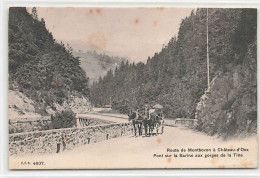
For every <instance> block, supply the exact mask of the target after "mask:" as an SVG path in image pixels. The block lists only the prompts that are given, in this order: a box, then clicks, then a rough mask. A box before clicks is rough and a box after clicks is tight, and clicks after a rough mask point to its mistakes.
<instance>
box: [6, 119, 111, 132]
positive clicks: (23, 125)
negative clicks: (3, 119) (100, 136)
mask: <svg viewBox="0 0 260 178" xmlns="http://www.w3.org/2000/svg"><path fill="white" fill-rule="evenodd" d="M79 120H80V121H81V122H79ZM112 123H113V122H111V121H106V120H102V119H96V118H89V117H79V118H77V127H86V126H94V125H107V124H112ZM50 129H53V127H52V123H51V116H41V117H33V118H17V119H13V120H10V119H9V134H13V133H23V132H35V131H44V130H50Z"/></svg>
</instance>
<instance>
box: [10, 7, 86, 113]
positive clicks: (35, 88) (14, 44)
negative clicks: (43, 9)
mask: <svg viewBox="0 0 260 178" xmlns="http://www.w3.org/2000/svg"><path fill="white" fill-rule="evenodd" d="M8 35H9V36H8V37H9V89H10V90H17V91H18V92H21V93H23V94H25V95H26V96H27V97H28V98H30V99H31V100H33V101H34V104H35V106H34V107H35V111H36V112H37V113H40V114H42V115H44V114H47V112H46V109H47V108H49V109H50V108H51V109H52V110H53V111H55V110H56V108H55V105H57V104H60V105H62V104H63V103H64V102H67V101H68V100H69V99H70V98H71V97H72V98H73V97H78V98H84V97H88V96H89V88H88V78H87V77H86V73H85V71H84V70H83V69H82V68H81V67H80V64H79V59H78V58H75V57H73V55H72V49H71V48H66V47H65V45H64V44H62V43H58V42H57V41H55V39H54V38H53V36H52V34H51V33H50V32H49V31H48V30H47V29H46V27H45V22H44V19H38V15H37V11H36V8H33V11H32V14H30V13H28V12H27V11H26V8H22V7H11V8H10V9H9V33H8Z"/></svg>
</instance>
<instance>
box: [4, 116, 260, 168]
mask: <svg viewBox="0 0 260 178" xmlns="http://www.w3.org/2000/svg"><path fill="white" fill-rule="evenodd" d="M80 116H81V117H83V116H85V117H89V116H91V117H97V118H98V119H101V118H102V119H105V120H109V121H111V120H113V121H115V120H117V121H120V123H118V124H126V123H127V122H128V120H127V119H126V117H125V116H123V117H121V116H116V115H114V116H113V115H106V116H104V115H101V114H95V113H92V114H82V115H80ZM120 117H121V118H120ZM256 138H257V137H252V138H250V139H248V140H247V141H244V140H230V141H225V142H224V141H222V140H221V139H219V138H216V137H212V136H207V135H205V134H204V133H200V132H197V131H195V130H191V129H189V128H187V127H172V126H171V127H169V126H165V130H164V133H163V134H159V135H157V136H156V135H154V136H150V137H145V136H138V137H135V136H133V134H131V133H130V134H126V135H122V137H117V138H111V139H104V140H101V141H99V142H96V143H94V142H93V143H90V144H83V145H80V146H78V147H75V148H73V149H65V150H64V151H62V152H60V153H53V154H33V155H16V156H11V157H10V161H9V165H10V168H12V167H15V168H18V169H29V168H35V169H53V168H56V169H66V168H70V169H86V168H88V169H98V168H105V169H111V168H196V167H198V168H199V167H207V168H218V167H222V168H223V167H225V168H238V167H241V166H246V167H254V166H256V165H257V163H256V159H255V157H256V156H257V151H251V152H245V153H243V154H244V157H242V158H241V157H234V158H232V159H228V161H227V159H226V158H221V157H214V156H213V154H212V152H206V153H202V152H193V153H192V152H188V151H187V150H188V149H189V148H190V149H191V150H192V149H193V150H196V149H199V148H200V149H205V150H206V149H211V150H212V149H213V148H241V147H245V148H248V149H249V150H255V149H257V139H256ZM182 149H185V150H186V151H185V152H182V151H181V150H182ZM174 154H175V155H177V156H178V157H174V156H173V155H174ZM196 154H199V155H203V157H193V158H192V159H191V158H190V156H191V155H193V156H195V155H196ZM205 154H208V157H207V158H205ZM166 155H168V156H169V155H172V156H171V157H166ZM245 158H247V159H245ZM21 160H26V161H28V162H34V161H41V162H44V164H43V165H41V166H38V167H35V166H33V165H21V164H20V161H21Z"/></svg>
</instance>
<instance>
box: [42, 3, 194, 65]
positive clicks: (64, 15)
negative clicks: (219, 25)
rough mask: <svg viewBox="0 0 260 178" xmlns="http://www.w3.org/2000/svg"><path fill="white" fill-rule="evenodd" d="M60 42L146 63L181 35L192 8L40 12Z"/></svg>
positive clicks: (75, 47) (63, 8)
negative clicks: (181, 25) (183, 20)
mask: <svg viewBox="0 0 260 178" xmlns="http://www.w3.org/2000/svg"><path fill="white" fill-rule="evenodd" d="M37 10H38V15H39V17H40V18H44V20H45V22H46V27H47V29H49V30H50V31H51V32H52V34H53V36H54V38H55V39H56V40H62V41H63V42H68V43H69V44H70V46H72V48H73V49H74V50H79V49H81V50H90V49H95V50H97V51H99V52H101V51H104V52H105V53H107V54H109V55H118V56H122V57H127V58H128V59H130V60H131V61H136V62H137V61H146V60H147V57H148V56H153V55H154V53H155V52H159V51H160V50H161V49H162V46H163V44H167V43H168V41H169V40H170V38H171V37H173V36H174V35H177V33H178V30H179V25H180V22H181V19H183V18H185V17H186V16H189V15H190V12H191V10H192V9H188V8H87V7H82V8H80V7H75V8H65V7H55V8H47V7H40V8H37Z"/></svg>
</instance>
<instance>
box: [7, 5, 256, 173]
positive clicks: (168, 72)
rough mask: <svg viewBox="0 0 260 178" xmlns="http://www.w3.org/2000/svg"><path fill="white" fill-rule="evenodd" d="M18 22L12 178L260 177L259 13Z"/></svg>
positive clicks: (97, 14) (152, 11)
mask: <svg viewBox="0 0 260 178" xmlns="http://www.w3.org/2000/svg"><path fill="white" fill-rule="evenodd" d="M8 18H9V19H8V85H9V89H8V124H9V125H8V128H9V129H8V130H9V134H8V139H9V146H8V152H9V169H14V170H15V169H180V168H194V169H196V168H216V169H224V168H258V135H257V9H256V8H197V7H196V8H195V7H194V8H180V7H173V6H172V7H171V6H169V7H160V6H158V7H148V6H147V7H9V15H8Z"/></svg>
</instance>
